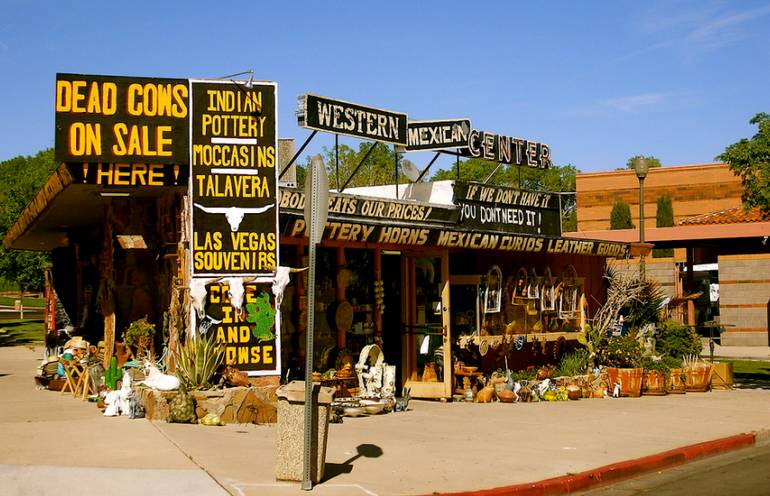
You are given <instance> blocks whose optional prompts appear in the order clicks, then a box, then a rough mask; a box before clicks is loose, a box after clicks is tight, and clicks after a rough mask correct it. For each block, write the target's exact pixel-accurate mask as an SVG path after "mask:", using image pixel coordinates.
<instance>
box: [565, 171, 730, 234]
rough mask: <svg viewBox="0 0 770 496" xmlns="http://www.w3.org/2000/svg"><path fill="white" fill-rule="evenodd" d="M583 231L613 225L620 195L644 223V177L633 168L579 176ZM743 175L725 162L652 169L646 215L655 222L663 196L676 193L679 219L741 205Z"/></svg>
mask: <svg viewBox="0 0 770 496" xmlns="http://www.w3.org/2000/svg"><path fill="white" fill-rule="evenodd" d="M575 181H576V189H577V216H578V231H593V230H601V229H609V228H610V212H611V211H612V205H613V204H614V203H615V201H616V200H617V199H622V200H623V201H625V202H626V203H628V204H629V205H630V206H631V217H632V218H633V223H634V225H635V226H638V225H639V180H638V179H637V178H636V174H635V173H634V172H633V171H631V170H622V171H611V172H595V173H586V174H578V175H577V177H576V179H575ZM742 193H743V187H742V186H741V182H740V179H739V178H738V177H737V176H735V175H734V174H733V173H732V172H731V171H730V169H729V168H728V167H727V165H725V164H700V165H687V166H674V167H662V168H658V169H651V170H650V172H649V173H648V175H647V178H646V179H645V181H644V219H645V225H646V226H647V227H654V226H655V215H656V213H657V201H658V197H659V196H661V195H663V194H668V195H669V196H671V201H672V205H673V207H674V222H678V221H679V220H681V219H682V218H684V217H690V216H692V215H700V214H705V213H709V212H714V211H717V210H724V209H728V208H734V207H738V206H740V205H741V194H742Z"/></svg>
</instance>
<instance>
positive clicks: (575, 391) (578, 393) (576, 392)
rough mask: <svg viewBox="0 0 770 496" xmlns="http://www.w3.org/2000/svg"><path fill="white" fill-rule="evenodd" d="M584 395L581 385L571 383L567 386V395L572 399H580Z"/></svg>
mask: <svg viewBox="0 0 770 496" xmlns="http://www.w3.org/2000/svg"><path fill="white" fill-rule="evenodd" d="M582 396H583V391H582V390H581V389H580V386H576V385H574V384H570V385H569V386H567V397H568V398H569V399H571V400H579V399H580V398H581V397H582Z"/></svg>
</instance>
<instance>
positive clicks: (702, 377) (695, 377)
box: [685, 363, 714, 393]
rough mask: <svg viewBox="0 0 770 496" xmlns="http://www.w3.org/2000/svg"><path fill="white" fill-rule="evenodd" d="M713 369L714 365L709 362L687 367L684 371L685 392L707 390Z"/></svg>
mask: <svg viewBox="0 0 770 496" xmlns="http://www.w3.org/2000/svg"><path fill="white" fill-rule="evenodd" d="M713 371H714V366H713V365H711V364H710V363H704V364H698V365H697V366H695V367H689V368H688V369H687V371H686V374H687V379H685V389H686V390H687V392H688V393H689V392H694V393H703V392H705V391H708V390H709V387H710V385H711V374H712V373H713Z"/></svg>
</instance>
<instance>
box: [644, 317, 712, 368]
mask: <svg viewBox="0 0 770 496" xmlns="http://www.w3.org/2000/svg"><path fill="white" fill-rule="evenodd" d="M655 349H656V350H657V352H658V353H661V354H663V355H669V356H671V357H673V358H677V359H679V360H681V359H682V357H684V356H685V355H700V352H701V351H702V350H703V343H702V342H701V339H700V336H698V333H697V332H695V330H694V329H692V328H691V327H690V326H687V325H684V324H680V323H678V322H674V321H673V320H668V321H666V322H664V323H663V325H662V326H661V327H660V330H659V331H658V335H657V337H656V342H655Z"/></svg>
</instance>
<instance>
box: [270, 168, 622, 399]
mask: <svg viewBox="0 0 770 496" xmlns="http://www.w3.org/2000/svg"><path fill="white" fill-rule="evenodd" d="M348 191H349V194H347V193H346V194H335V193H332V194H331V196H330V200H329V205H330V211H329V219H328V221H327V227H326V229H325V231H324V237H323V241H322V243H321V245H320V247H319V254H318V260H319V262H318V267H317V270H318V275H317V276H316V277H317V279H316V294H315V297H316V308H315V309H314V311H315V343H314V350H315V356H314V363H315V368H316V370H317V371H319V372H324V371H326V370H327V369H333V368H336V367H338V366H339V363H337V362H338V358H339V356H340V354H342V355H345V354H347V353H349V354H351V355H353V356H358V353H359V352H360V351H361V349H362V348H363V347H364V346H365V345H367V344H372V343H376V344H379V345H380V346H381V347H382V349H383V350H384V354H385V360H386V361H387V362H388V363H390V364H395V365H396V366H397V370H398V371H399V373H398V376H399V385H400V386H402V387H408V388H410V389H411V394H412V396H414V397H426V398H441V397H451V395H452V394H453V393H454V390H455V388H456V384H455V383H454V381H455V379H457V378H456V377H454V371H453V365H449V364H451V363H453V362H452V361H451V360H450V356H451V357H452V359H453V360H454V361H455V362H459V361H462V362H464V363H465V364H466V365H469V366H470V365H474V366H476V367H479V368H480V370H482V371H484V372H486V373H489V372H491V371H494V370H495V369H497V368H505V367H506V365H507V366H508V367H509V368H510V369H512V370H518V369H520V368H525V367H527V366H529V365H540V364H545V363H554V362H557V361H558V359H559V358H560V357H561V355H562V354H563V353H564V352H565V351H567V350H568V349H571V348H572V347H573V346H574V344H575V343H574V341H575V340H576V339H577V335H578V334H579V333H580V332H581V331H582V326H583V324H584V323H585V322H586V319H587V318H588V317H589V316H590V315H592V313H593V311H595V309H596V307H597V305H598V303H599V302H600V301H602V299H603V281H602V275H603V271H604V265H605V259H606V258H607V257H624V256H626V255H627V250H628V248H627V245H625V244H617V243H605V242H598V241H586V240H581V241H575V240H567V239H565V238H561V237H560V236H558V235H550V236H545V235H542V234H532V233H533V232H534V233H537V232H538V231H540V232H543V231H548V230H551V229H555V230H558V228H559V226H558V217H556V218H555V224H550V225H549V224H548V222H549V221H548V219H549V218H551V219H553V214H554V212H553V209H552V208H549V205H550V207H553V204H552V203H550V202H551V201H553V198H554V197H555V195H546V196H549V198H546V196H543V195H542V194H538V193H532V192H522V191H518V190H514V189H511V188H504V187H492V186H486V185H481V184H479V183H463V182H453V181H442V182H434V183H421V184H412V185H410V186H406V191H402V192H401V194H400V195H399V196H400V199H398V200H396V199H393V198H388V197H387V196H388V195H387V193H388V191H389V189H388V188H387V187H373V188H353V189H350V190H348ZM390 191H394V189H393V188H392V187H391V188H390ZM376 194H381V195H382V196H380V197H377V196H374V195H376ZM482 194H483V197H484V198H491V199H492V201H481V198H482V196H481V195H482ZM529 194H532V195H539V196H532V197H530V196H527V195H529ZM474 195H475V196H474ZM391 196H392V194H391ZM495 199H497V200H498V201H494V200H495ZM522 202H525V203H529V205H522ZM280 207H281V221H280V225H281V246H282V252H281V260H282V263H284V264H287V265H291V266H304V265H306V263H307V258H306V256H307V238H306V237H305V236H304V235H305V224H304V220H303V218H302V211H303V208H304V194H303V193H302V192H300V191H298V190H290V189H284V190H282V192H281V200H280ZM470 207H475V208H470ZM463 210H465V212H466V213H465V214H463ZM473 211H475V212H476V216H475V217H474V216H473V215H472V214H471V212H473ZM482 211H486V212H488V217H487V214H484V215H485V218H484V219H485V221H486V222H481V220H480V215H481V214H480V212H482ZM556 213H557V214H558V209H557V210H556ZM493 217H494V219H492V218H493ZM503 218H506V219H509V220H517V219H518V220H521V222H520V223H518V224H514V223H513V222H510V223H508V224H505V225H503V223H501V222H499V221H500V220H501V219H503ZM528 218H529V219H531V221H530V222H529V223H528V222H527V219H528ZM490 219H492V220H496V221H490ZM544 219H545V221H544ZM516 225H518V226H519V228H516V227H515V226H516ZM379 288H382V289H381V290H380V289H379ZM289 291H290V292H291V294H292V295H293V297H294V301H295V302H296V304H295V305H294V306H293V308H292V307H289V306H287V308H286V309H285V310H286V313H285V314H284V325H283V328H282V341H283V342H282V349H283V351H284V364H285V365H286V367H287V368H288V369H290V370H289V374H290V375H293V376H299V375H301V368H302V366H301V364H302V363H304V359H303V357H304V349H303V344H304V338H303V336H302V333H303V332H304V323H305V321H306V319H307V312H308V311H309V309H308V308H307V298H306V293H307V289H306V288H305V287H304V285H303V280H302V278H297V279H295V280H294V281H293V282H292V286H290V289H289ZM285 301H286V300H285ZM447 350H449V352H447ZM450 353H451V355H450Z"/></svg>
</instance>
